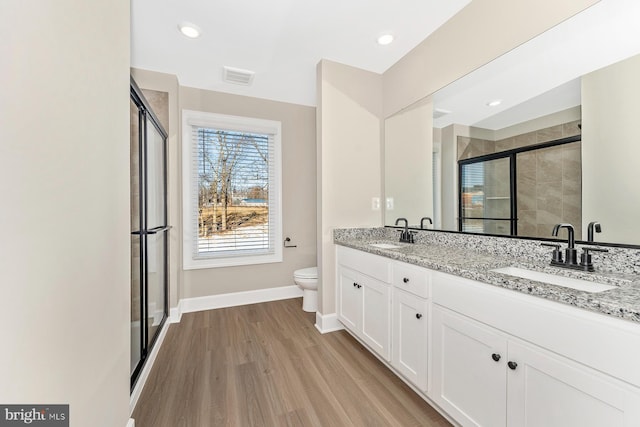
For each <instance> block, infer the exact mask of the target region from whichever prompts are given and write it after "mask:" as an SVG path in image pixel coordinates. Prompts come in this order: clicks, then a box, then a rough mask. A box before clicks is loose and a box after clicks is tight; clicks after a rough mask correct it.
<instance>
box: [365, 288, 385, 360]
mask: <svg viewBox="0 0 640 427" xmlns="http://www.w3.org/2000/svg"><path fill="white" fill-rule="evenodd" d="M358 289H359V290H360V291H361V292H362V336H361V338H362V339H363V340H364V341H365V342H366V343H367V344H368V345H369V346H370V347H371V348H372V349H373V350H374V351H375V352H376V353H378V354H379V355H380V356H382V357H383V358H384V359H385V360H390V357H389V356H390V354H389V344H390V336H391V334H390V329H391V321H390V320H391V319H390V317H391V309H390V308H391V299H390V291H389V290H390V286H389V285H387V284H384V283H381V282H378V281H377V280H374V279H370V278H367V279H366V280H364V281H363V283H362V288H358Z"/></svg>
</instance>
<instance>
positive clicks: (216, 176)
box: [198, 128, 269, 252]
mask: <svg viewBox="0 0 640 427" xmlns="http://www.w3.org/2000/svg"><path fill="white" fill-rule="evenodd" d="M268 206H269V135H263V134H254V133H243V132H234V131H227V130H218V129H207V128H198V252H211V251H234V250H244V251H246V250H252V249H265V248H268V247H269V207H268Z"/></svg>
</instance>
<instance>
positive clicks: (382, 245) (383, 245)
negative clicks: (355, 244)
mask: <svg viewBox="0 0 640 427" xmlns="http://www.w3.org/2000/svg"><path fill="white" fill-rule="evenodd" d="M369 246H373V247H374V248H378V249H398V248H401V247H402V246H398V245H392V244H391V243H369Z"/></svg>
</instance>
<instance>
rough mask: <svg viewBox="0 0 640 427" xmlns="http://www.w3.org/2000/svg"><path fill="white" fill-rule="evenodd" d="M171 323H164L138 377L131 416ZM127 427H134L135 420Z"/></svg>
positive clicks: (130, 401)
mask: <svg viewBox="0 0 640 427" xmlns="http://www.w3.org/2000/svg"><path fill="white" fill-rule="evenodd" d="M169 324H170V322H164V325H163V326H162V329H161V330H160V333H159V334H158V338H157V339H156V342H155V344H154V345H153V348H152V349H151V353H149V356H148V358H147V360H146V362H145V363H144V368H142V371H141V372H140V376H139V377H138V381H137V382H136V386H135V387H134V388H133V391H131V396H130V399H129V415H131V414H133V410H134V409H136V404H137V403H138V399H139V398H140V395H141V394H142V389H143V388H144V384H145V383H146V382H147V378H148V377H149V373H150V372H151V368H153V363H154V362H155V361H156V357H158V352H159V351H160V347H162V342H163V341H164V337H165V336H166V335H167V330H168V329H169ZM127 427H133V419H130V420H129V423H128V424H127Z"/></svg>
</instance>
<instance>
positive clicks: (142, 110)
mask: <svg viewBox="0 0 640 427" xmlns="http://www.w3.org/2000/svg"><path fill="white" fill-rule="evenodd" d="M130 82H131V83H130V97H131V101H133V103H134V104H135V105H136V106H137V107H138V182H139V187H140V191H139V196H138V197H139V207H140V208H139V209H140V212H139V227H138V229H137V230H132V231H131V235H138V236H139V238H140V290H139V291H140V307H139V308H140V359H139V361H138V363H137V365H136V368H135V369H134V370H133V372H132V374H131V383H130V387H131V391H133V388H134V386H135V384H136V381H137V380H138V378H139V377H140V373H141V372H142V369H143V368H144V364H145V362H146V361H147V358H148V355H149V353H150V351H151V349H152V348H153V346H154V344H155V342H156V340H157V338H158V335H159V334H160V331H161V330H162V328H163V327H164V324H165V322H166V321H167V318H168V313H169V234H168V232H169V230H170V229H171V226H169V225H168V206H167V205H168V194H167V193H168V192H167V174H168V169H167V154H168V153H167V132H166V131H165V130H164V128H163V126H162V124H161V123H160V121H159V120H158V118H157V117H156V115H155V113H154V112H153V110H152V108H151V106H150V104H149V103H148V102H147V100H146V98H145V97H144V95H143V93H142V91H141V90H140V88H139V87H138V85H137V84H136V82H135V81H134V80H133V77H131V79H130ZM149 122H151V124H152V125H153V127H154V128H155V129H156V130H157V131H158V132H159V133H160V135H161V136H162V165H161V166H162V172H163V177H162V187H163V188H162V193H163V200H164V206H163V209H164V212H163V216H164V225H163V226H161V227H156V228H152V229H147V213H148V210H147V199H148V197H147V195H148V191H147V190H148V185H147V183H148V182H147V181H148V179H147V178H148V177H147V172H148V168H147V166H148V164H147V160H148V157H147V154H148V153H147V148H148V147H147V134H148V133H147V124H148V123H149ZM159 233H164V239H163V246H164V248H163V254H164V259H163V260H160V262H161V263H162V266H161V268H163V269H164V275H163V276H164V283H162V290H163V292H164V306H163V307H162V310H163V315H162V320H161V321H160V323H159V324H158V325H157V328H156V332H155V333H154V334H153V336H152V337H149V336H148V335H149V331H148V330H149V325H148V319H149V317H148V313H147V311H148V307H147V302H148V291H149V289H148V284H149V281H148V253H147V249H148V245H147V236H149V235H155V234H159ZM131 259H132V260H133V254H132V258H131ZM132 285H133V283H132ZM131 303H132V304H133V301H131ZM132 351H133V350H132Z"/></svg>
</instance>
